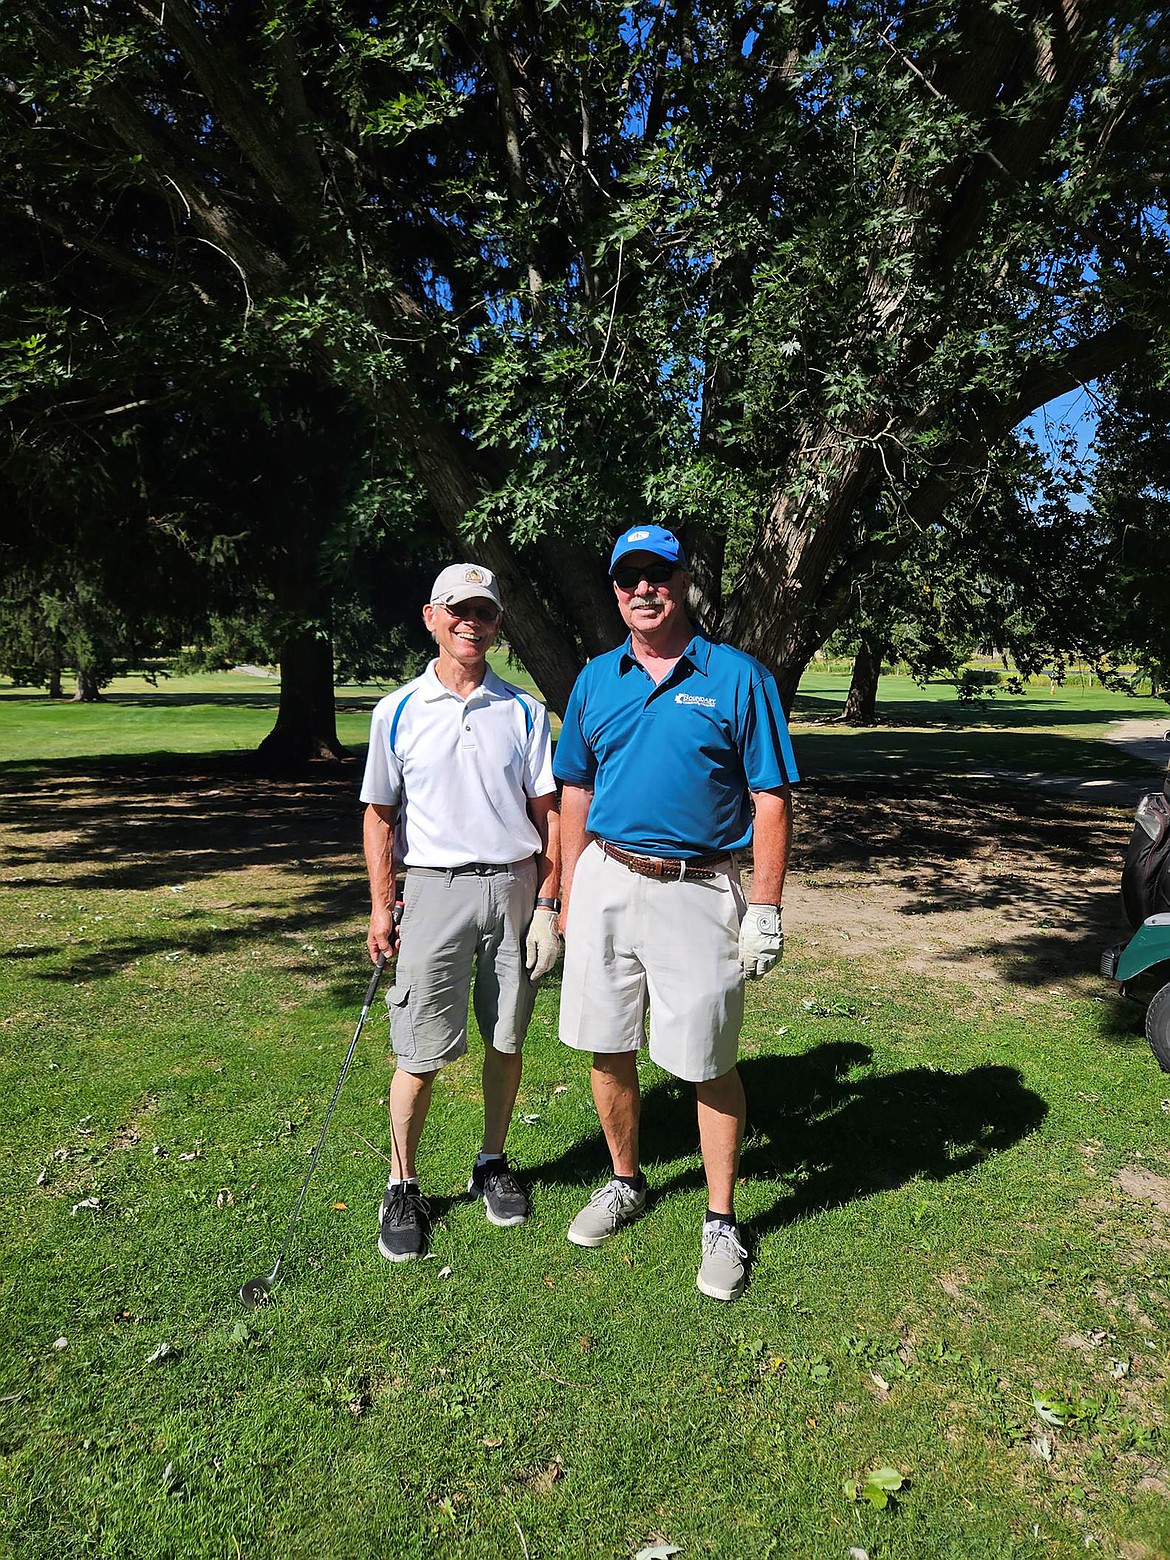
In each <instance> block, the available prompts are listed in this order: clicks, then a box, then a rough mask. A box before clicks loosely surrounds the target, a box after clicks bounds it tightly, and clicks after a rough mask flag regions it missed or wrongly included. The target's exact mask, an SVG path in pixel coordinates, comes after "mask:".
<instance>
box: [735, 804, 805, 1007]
mask: <svg viewBox="0 0 1170 1560" xmlns="http://www.w3.org/2000/svg"><path fill="white" fill-rule="evenodd" d="M752 801H753V802H754V803H755V807H756V816H755V823H754V825H753V828H752V860H753V871H752V897H751V899H750V900H749V901H748V907H747V910H746V912H745V913H744V918H743V921H742V922H741V923H740V928H739V964H740V968H741V969H742V970H743V973H744V975H745V976H746V977H747V979H748V980H757V979H758V978H759V977H760V976H761V975H766V974H767V973H768V971H769V970H770V969H771V968H772V966H773V965H774V964H775V962H776V960H777V959H779V958H780V957H782V955H783V953H784V932H783V929H782V928H781V925H780V899H781V897H782V895H783V893H784V873H785V869H786V868H787V866H788V848H789V846H790V845H791V843H792V803H791V798H790V795H789V791H788V787H787V786H786V785H783V786H778V787H777V788H776V789H775V790H771V791H753V792H752ZM773 907H775V908H773Z"/></svg>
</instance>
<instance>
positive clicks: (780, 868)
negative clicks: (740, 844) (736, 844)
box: [751, 785, 792, 905]
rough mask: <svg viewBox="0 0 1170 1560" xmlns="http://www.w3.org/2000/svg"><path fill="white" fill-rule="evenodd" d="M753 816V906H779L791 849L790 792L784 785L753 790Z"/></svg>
mask: <svg viewBox="0 0 1170 1560" xmlns="http://www.w3.org/2000/svg"><path fill="white" fill-rule="evenodd" d="M752 802H753V803H754V804H755V809H756V816H755V820H754V823H753V825H752V896H751V902H752V904H753V905H779V904H780V901H781V898H782V897H783V894H784V874H785V872H786V871H787V869H788V852H789V850H790V849H791V847H792V792H791V789H790V788H789V787H788V786H786V785H781V786H777V788H776V789H775V790H774V791H753V792H752Z"/></svg>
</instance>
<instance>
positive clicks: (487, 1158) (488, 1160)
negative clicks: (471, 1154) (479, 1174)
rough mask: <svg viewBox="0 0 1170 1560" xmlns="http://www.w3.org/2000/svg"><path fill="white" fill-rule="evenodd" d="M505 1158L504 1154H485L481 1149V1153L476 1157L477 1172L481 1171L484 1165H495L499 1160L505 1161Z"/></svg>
mask: <svg viewBox="0 0 1170 1560" xmlns="http://www.w3.org/2000/svg"><path fill="white" fill-rule="evenodd" d="M503 1157H504V1156H503V1154H485V1153H484V1151H483V1149H482V1148H481V1149H480V1151H479V1153H478V1154H477V1155H476V1156H475V1168H476V1169H477V1170H481V1169H482V1168H483V1167H484V1165H490V1164H495V1163H497V1162H498V1161H499V1160H501V1159H503Z"/></svg>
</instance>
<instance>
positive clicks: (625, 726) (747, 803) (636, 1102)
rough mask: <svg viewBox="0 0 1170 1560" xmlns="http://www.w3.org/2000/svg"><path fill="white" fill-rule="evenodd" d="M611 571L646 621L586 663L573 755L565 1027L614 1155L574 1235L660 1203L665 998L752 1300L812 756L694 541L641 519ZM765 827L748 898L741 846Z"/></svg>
mask: <svg viewBox="0 0 1170 1560" xmlns="http://www.w3.org/2000/svg"><path fill="white" fill-rule="evenodd" d="M609 572H610V576H611V578H612V580H613V588H614V594H615V595H616V597H617V603H618V609H619V611H620V612H621V615H622V618H623V619H624V621H625V623H626V625H627V627H628V628H629V630H630V637H629V639H628V640H627V641H626V642H625V644H623V645H620V646H619V647H618V648H617V649H616V650H611V651H610V652H609V653H608V654H607V655H602V656H598V657H597V658H596V660H594V661H591V662H590V663H589V665H588V666H586V668H585V670H584V671H583V672H582V673H581V675H580V677H579V678H578V679H577V682H576V685H575V686H574V688H573V692H572V694H571V695H570V698H569V704H568V708H567V709H566V711H565V720H564V725H563V727H562V730H561V736H560V740H559V742H558V745H557V751H556V758H555V761H554V766H553V767H554V772H555V774H556V777H557V779H558V780H560V781H561V782H562V786H563V791H562V798H561V848H562V873H561V898H562V902H563V910H562V927H563V929H564V932H565V968H564V979H563V984H562V993H561V1018H560V1035H561V1039H562V1040H563V1041H564V1042H565V1044H566V1045H570V1046H572V1047H574V1048H575V1049H577V1050H581V1051H591V1052H592V1053H593V1068H592V1074H591V1082H592V1085H593V1098H594V1102H595V1103H596V1106H597V1113H598V1116H599V1117H600V1120H601V1126H602V1130H603V1131H604V1133H605V1139H606V1144H607V1146H608V1148H609V1152H610V1157H611V1159H612V1161H613V1176H612V1178H611V1179H610V1181H609V1182H608V1183H607V1184H606V1185H605V1186H603V1187H601V1188H600V1190H599V1191H597V1192H595V1193H594V1194H593V1196H592V1197H591V1198H590V1199H589V1202H588V1203H587V1204H586V1206H585V1207H584V1208H583V1209H582V1210H581V1212H580V1213H579V1214H578V1215H577V1217H576V1218H575V1219H574V1220H573V1222H572V1223H571V1224H570V1226H569V1231H568V1235H569V1239H570V1240H571V1241H572V1242H573V1243H574V1244H575V1245H578V1246H586V1247H592V1246H600V1245H601V1244H602V1243H603V1242H604V1241H606V1240H607V1239H608V1238H609V1237H610V1236H611V1235H612V1234H613V1233H614V1231H615V1230H617V1229H619V1228H620V1227H621V1226H622V1225H623V1224H627V1223H629V1222H630V1220H632V1219H635V1218H637V1216H638V1215H639V1214H640V1213H641V1212H642V1210H643V1209H644V1207H645V1205H646V1178H645V1176H644V1175H643V1174H642V1171H641V1169H640V1167H639V1161H638V1121H639V1113H640V1106H641V1094H640V1090H639V1085H638V1072H637V1052H638V1051H639V1050H640V1049H641V1047H642V1045H643V1042H644V1028H645V1020H646V1011H647V1006H648V1007H649V1013H650V1024H649V1049H650V1055H651V1057H652V1058H653V1059H654V1061H656V1062H657V1063H658V1064H659V1065H660V1066H661V1067H663V1068H665V1069H666V1070H667V1071H668V1072H670V1073H673V1074H674V1075H675V1076H676V1077H678V1078H682V1079H686V1080H687V1081H688V1082H691V1083H693V1084H694V1085H695V1093H696V1098H697V1104H698V1117H699V1143H700V1148H701V1150H702V1155H703V1168H704V1172H705V1174H706V1179H707V1214H706V1218H705V1220H704V1225H703V1232H702V1239H701V1242H700V1253H701V1260H700V1266H699V1272H698V1287H699V1289H700V1290H701V1291H702V1292H703V1293H704V1294H706V1295H710V1296H711V1297H712V1298H714V1299H718V1300H735V1299H737V1298H738V1297H739V1295H740V1294H741V1293H742V1292H743V1287H744V1284H745V1282H746V1280H747V1266H748V1256H747V1251H746V1249H745V1248H744V1245H743V1243H742V1241H741V1240H740V1237H739V1231H738V1228H737V1226H736V1223H735V1208H734V1193H735V1179H736V1174H737V1171H738V1168H739V1152H740V1144H741V1141H742V1138H743V1127H744V1120H745V1114H746V1112H745V1104H744V1094H743V1085H742V1083H741V1081H740V1077H739V1072H738V1070H737V1068H736V1055H737V1051H738V1045H739V1030H740V1025H741V1022H742V1019H743V982H744V978H745V976H746V977H747V978H749V979H751V978H754V977H756V976H758V975H763V974H765V973H766V972H767V971H768V970H769V969H771V967H772V965H773V964H774V963H775V962H776V960H777V959H778V958H779V957H780V956H781V953H782V951H783V947H784V935H783V932H782V930H781V925H780V900H781V894H782V891H783V886H784V873H785V868H786V866H787V862H788V851H789V844H790V840H791V809H790V801H789V785H790V784H791V783H792V782H793V781H794V780H796V779H797V778H798V776H797V772H796V763H795V760H794V758H793V754H792V743H791V740H790V738H789V735H788V727H787V723H786V721H785V719H784V711H783V708H782V707H781V703H780V697H779V692H778V690H777V688H776V683H775V679H774V678H773V677H772V675H771V674H770V673H769V672H768V671H767V670H766V669H765V668H764V667H763V666H761V665H760V663H759V662H758V661H754V660H752V658H751V657H750V656H747V655H744V654H743V653H742V652H741V651H738V650H734V649H732V648H731V646H729V645H723V644H718V643H716V642H715V641H713V640H711V639H708V638H707V637H706V635H704V634H702V633H701V632H699V631H697V630H696V629H695V627H694V626H693V624H692V623H691V622H690V620H689V618H688V616H687V611H686V600H687V592H688V589H689V587H690V576H689V574H688V573H687V567H686V558H685V557H684V555H683V550H682V547H681V545H680V544H679V542H678V539H677V538H676V537H675V536H674V535H673V534H672V533H671V532H670V531H667V530H664V529H663V528H662V527H661V526H656V525H644V526H635V527H633V529H631V530H629V531H627V532H626V533H625V535H624V536H622V537H621V538H620V539H619V540H618V542H617V544H616V546H615V547H614V549H613V556H612V557H611V559H610V566H609ZM753 814H754V816H753ZM749 843H750V844H751V847H752V858H753V867H754V870H753V877H752V898H751V903H750V904H746V905H745V902H744V897H743V892H742V890H741V888H740V883H739V874H738V871H737V869H736V867H735V864H734V861H733V859H732V853H733V852H735V851H741V850H744V849H745V848H746V847H747V846H748V845H749Z"/></svg>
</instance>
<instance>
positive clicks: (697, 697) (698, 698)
mask: <svg viewBox="0 0 1170 1560" xmlns="http://www.w3.org/2000/svg"><path fill="white" fill-rule="evenodd" d="M674 702H675V703H676V704H701V705H702V706H703V708H704V709H705V710H713V709H714V708H715V700H714V699H705V698H704V697H703V696H702V694H701V693H676V694H675V696H674Z"/></svg>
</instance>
